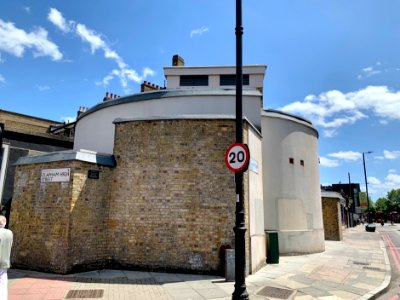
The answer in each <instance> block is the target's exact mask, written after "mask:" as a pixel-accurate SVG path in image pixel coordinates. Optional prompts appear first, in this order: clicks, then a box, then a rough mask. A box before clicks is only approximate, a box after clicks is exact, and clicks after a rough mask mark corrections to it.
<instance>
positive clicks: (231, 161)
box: [225, 143, 250, 172]
mask: <svg viewBox="0 0 400 300" xmlns="http://www.w3.org/2000/svg"><path fill="white" fill-rule="evenodd" d="M249 160H250V153H249V148H248V147H247V145H245V144H240V143H234V144H232V145H231V146H230V147H229V148H228V150H227V151H226V153H225V163H226V166H227V167H228V168H229V170H231V171H233V172H240V171H245V170H246V169H247V167H248V165H249Z"/></svg>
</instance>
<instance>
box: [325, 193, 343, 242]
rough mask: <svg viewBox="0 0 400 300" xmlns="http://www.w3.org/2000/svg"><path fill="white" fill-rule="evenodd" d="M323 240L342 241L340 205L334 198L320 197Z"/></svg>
mask: <svg viewBox="0 0 400 300" xmlns="http://www.w3.org/2000/svg"><path fill="white" fill-rule="evenodd" d="M322 215H323V219H324V232H325V240H331V241H341V240H342V239H343V232H342V221H341V213H340V203H339V201H338V199H336V198H328V197H322Z"/></svg>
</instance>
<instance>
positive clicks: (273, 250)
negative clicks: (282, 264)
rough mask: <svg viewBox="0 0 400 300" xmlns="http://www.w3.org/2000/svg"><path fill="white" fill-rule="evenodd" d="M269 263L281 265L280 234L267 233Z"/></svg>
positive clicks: (274, 232)
mask: <svg viewBox="0 0 400 300" xmlns="http://www.w3.org/2000/svg"><path fill="white" fill-rule="evenodd" d="M266 233H267V263H269V264H279V241H278V232H276V231H267V232H266Z"/></svg>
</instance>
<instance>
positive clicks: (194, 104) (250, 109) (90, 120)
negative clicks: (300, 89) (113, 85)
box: [74, 91, 261, 154]
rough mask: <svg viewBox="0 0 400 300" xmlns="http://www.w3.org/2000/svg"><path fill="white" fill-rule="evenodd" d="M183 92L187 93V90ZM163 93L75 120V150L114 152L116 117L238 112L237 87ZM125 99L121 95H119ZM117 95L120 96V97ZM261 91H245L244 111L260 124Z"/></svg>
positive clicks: (252, 120) (244, 113)
mask: <svg viewBox="0 0 400 300" xmlns="http://www.w3.org/2000/svg"><path fill="white" fill-rule="evenodd" d="M184 93H186V92H185V91H184ZM184 93H183V94H181V95H180V96H171V97H168V96H164V97H163V98H159V99H151V100H143V101H132V102H128V103H122V104H119V105H114V106H108V107H104V108H102V109H99V110H97V111H94V112H92V113H88V114H86V115H83V116H82V117H81V118H80V119H79V120H78V122H77V124H76V129H75V140H74V150H76V151H79V150H80V149H86V150H91V151H95V152H101V153H108V154H112V153H113V147H114V124H113V121H114V120H115V119H116V118H146V117H176V116H181V115H235V96H234V91H227V92H226V94H222V93H221V92H220V91H219V92H218V93H215V94H213V93H212V92H210V94H205V93H203V94H201V95H195V94H192V93H188V94H187V95H186V96H183V95H184ZM119 99H122V98H119ZM119 99H117V100H119ZM260 102H261V95H260V94H259V95H257V94H256V93H254V91H253V92H251V93H247V94H246V92H244V95H243V115H244V116H245V117H247V118H248V119H249V120H250V122H252V124H254V125H255V126H257V127H258V128H260V127H261V121H260V109H261V108H260Z"/></svg>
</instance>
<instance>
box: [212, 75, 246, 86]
mask: <svg viewBox="0 0 400 300" xmlns="http://www.w3.org/2000/svg"><path fill="white" fill-rule="evenodd" d="M219 85H221V86H223V85H236V75H220V76H219ZM243 85H249V74H244V75H243Z"/></svg>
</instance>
